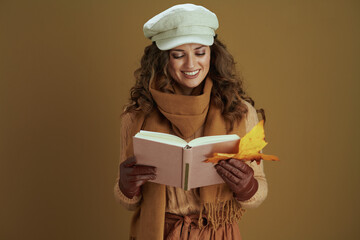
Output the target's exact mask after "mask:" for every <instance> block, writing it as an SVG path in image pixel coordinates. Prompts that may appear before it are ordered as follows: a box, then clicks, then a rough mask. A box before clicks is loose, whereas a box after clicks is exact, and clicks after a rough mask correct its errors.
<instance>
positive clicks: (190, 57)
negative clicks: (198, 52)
mask: <svg viewBox="0 0 360 240" xmlns="http://www.w3.org/2000/svg"><path fill="white" fill-rule="evenodd" d="M194 62H195V56H194V55H193V54H189V55H188V56H187V58H186V62H185V65H186V67H187V68H189V70H191V69H192V68H193V67H194V66H195V65H194Z"/></svg>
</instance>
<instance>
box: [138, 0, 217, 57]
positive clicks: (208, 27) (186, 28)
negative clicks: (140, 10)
mask: <svg viewBox="0 0 360 240" xmlns="http://www.w3.org/2000/svg"><path fill="white" fill-rule="evenodd" d="M218 27H219V22H218V19H217V17H216V15H215V13H213V12H211V11H209V10H208V9H206V8H204V7H202V6H198V5H194V4H189V3H188V4H179V5H175V6H173V7H171V8H169V9H167V10H165V11H163V12H161V13H159V14H158V15H156V16H154V17H153V18H151V19H150V20H149V21H147V22H146V23H145V24H144V28H143V30H144V35H145V37H147V38H149V39H151V40H152V41H155V42H156V45H157V47H158V48H159V49H160V50H169V49H171V48H174V47H177V46H180V45H182V44H186V43H199V44H203V45H207V46H211V45H212V44H213V43H214V36H215V30H216V29H217V28H218Z"/></svg>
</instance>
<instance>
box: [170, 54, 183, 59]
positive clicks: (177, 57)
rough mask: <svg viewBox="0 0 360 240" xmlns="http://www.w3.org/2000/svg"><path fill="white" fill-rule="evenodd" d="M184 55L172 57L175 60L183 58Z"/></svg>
mask: <svg viewBox="0 0 360 240" xmlns="http://www.w3.org/2000/svg"><path fill="white" fill-rule="evenodd" d="M183 56H184V55H172V57H173V58H175V59H179V58H182V57H183Z"/></svg>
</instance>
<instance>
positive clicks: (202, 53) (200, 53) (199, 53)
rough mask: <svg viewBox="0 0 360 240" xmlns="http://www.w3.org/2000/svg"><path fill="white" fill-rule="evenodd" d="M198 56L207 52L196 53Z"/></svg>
mask: <svg viewBox="0 0 360 240" xmlns="http://www.w3.org/2000/svg"><path fill="white" fill-rule="evenodd" d="M195 55H196V56H204V55H205V52H201V53H195Z"/></svg>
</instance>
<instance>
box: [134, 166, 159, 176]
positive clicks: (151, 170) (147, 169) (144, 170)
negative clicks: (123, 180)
mask: <svg viewBox="0 0 360 240" xmlns="http://www.w3.org/2000/svg"><path fill="white" fill-rule="evenodd" d="M155 174H156V167H152V166H145V165H135V166H133V167H132V168H131V171H129V174H128V175H131V176H135V175H155Z"/></svg>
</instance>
